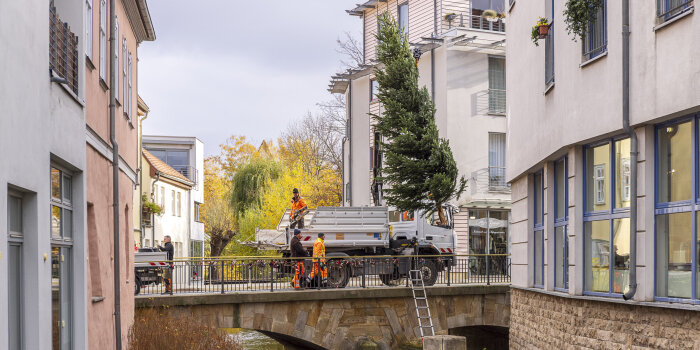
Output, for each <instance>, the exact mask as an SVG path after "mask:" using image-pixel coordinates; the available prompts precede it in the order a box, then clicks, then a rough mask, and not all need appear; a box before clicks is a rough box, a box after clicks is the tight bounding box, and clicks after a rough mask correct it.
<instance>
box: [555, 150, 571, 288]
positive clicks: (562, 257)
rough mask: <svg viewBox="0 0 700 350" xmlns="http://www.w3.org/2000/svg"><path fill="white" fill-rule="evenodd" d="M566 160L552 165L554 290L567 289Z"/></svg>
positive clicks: (567, 187) (567, 192) (567, 218)
mask: <svg viewBox="0 0 700 350" xmlns="http://www.w3.org/2000/svg"><path fill="white" fill-rule="evenodd" d="M567 166H568V159H567V157H564V158H562V159H560V160H558V161H556V162H555V163H554V249H555V251H554V288H555V289H560V290H567V289H568V288H569V239H568V228H569V213H568V199H569V184H568V168H567Z"/></svg>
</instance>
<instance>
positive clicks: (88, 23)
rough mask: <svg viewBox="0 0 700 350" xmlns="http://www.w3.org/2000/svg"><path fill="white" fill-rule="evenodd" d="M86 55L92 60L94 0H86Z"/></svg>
mask: <svg viewBox="0 0 700 350" xmlns="http://www.w3.org/2000/svg"><path fill="white" fill-rule="evenodd" d="M85 55H86V56H87V57H88V58H89V59H91V60H92V0H85Z"/></svg>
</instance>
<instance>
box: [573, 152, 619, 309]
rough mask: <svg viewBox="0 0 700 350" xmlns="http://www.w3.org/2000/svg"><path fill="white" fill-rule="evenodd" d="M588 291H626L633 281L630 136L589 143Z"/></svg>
mask: <svg viewBox="0 0 700 350" xmlns="http://www.w3.org/2000/svg"><path fill="white" fill-rule="evenodd" d="M583 153H584V156H583V161H584V169H583V172H584V184H583V186H584V194H585V195H584V215H583V221H584V223H583V226H584V227H583V232H584V245H583V249H582V250H583V259H584V281H583V283H584V294H589V295H599V296H612V297H621V296H622V293H623V292H624V291H625V290H626V286H627V285H629V268H630V267H629V255H630V251H629V250H630V249H629V241H630V226H629V224H630V221H629V220H630V219H629V203H630V198H629V195H626V194H627V193H629V171H628V170H629V159H630V158H629V157H630V140H629V138H613V139H607V140H603V141H601V142H598V143H595V144H591V145H588V146H586V147H585V148H584V152H583Z"/></svg>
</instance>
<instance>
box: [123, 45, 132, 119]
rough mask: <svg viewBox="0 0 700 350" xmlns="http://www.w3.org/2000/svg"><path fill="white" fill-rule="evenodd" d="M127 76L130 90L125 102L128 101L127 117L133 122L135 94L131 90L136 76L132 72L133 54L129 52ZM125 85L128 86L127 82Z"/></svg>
mask: <svg viewBox="0 0 700 350" xmlns="http://www.w3.org/2000/svg"><path fill="white" fill-rule="evenodd" d="M127 74H128V76H127V80H128V81H129V89H128V91H127V95H126V96H125V97H124V100H125V101H127V102H126V106H127V109H126V116H127V118H128V119H129V121H131V112H132V110H133V108H134V106H133V105H132V102H133V97H134V96H133V95H134V93H133V92H132V90H131V86H132V85H131V80H132V79H133V76H134V74H133V72H132V60H131V52H129V67H128V70H127ZM124 84H126V81H125V82H124Z"/></svg>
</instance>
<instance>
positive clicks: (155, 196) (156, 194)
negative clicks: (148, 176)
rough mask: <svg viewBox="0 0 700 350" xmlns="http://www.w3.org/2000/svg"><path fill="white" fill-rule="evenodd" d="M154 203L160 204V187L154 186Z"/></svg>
mask: <svg viewBox="0 0 700 350" xmlns="http://www.w3.org/2000/svg"><path fill="white" fill-rule="evenodd" d="M153 203H156V204H158V203H160V202H159V201H158V185H153Z"/></svg>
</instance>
